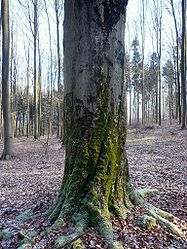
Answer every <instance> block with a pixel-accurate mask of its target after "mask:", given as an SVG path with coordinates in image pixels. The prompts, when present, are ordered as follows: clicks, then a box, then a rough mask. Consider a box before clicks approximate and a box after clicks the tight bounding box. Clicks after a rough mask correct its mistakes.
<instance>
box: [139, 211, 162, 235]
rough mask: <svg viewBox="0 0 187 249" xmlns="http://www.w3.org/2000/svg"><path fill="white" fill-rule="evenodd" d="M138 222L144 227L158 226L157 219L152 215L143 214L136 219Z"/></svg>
mask: <svg viewBox="0 0 187 249" xmlns="http://www.w3.org/2000/svg"><path fill="white" fill-rule="evenodd" d="M136 224H137V226H139V227H140V228H142V229H146V230H149V231H150V230H152V229H154V228H155V227H156V226H157V222H156V219H155V218H153V217H152V216H148V215H146V214H145V215H142V216H139V217H138V218H137V219H136Z"/></svg>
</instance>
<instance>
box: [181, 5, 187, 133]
mask: <svg viewBox="0 0 187 249" xmlns="http://www.w3.org/2000/svg"><path fill="white" fill-rule="evenodd" d="M185 47H186V0H182V47H181V90H182V122H181V127H182V129H184V128H185V127H186V63H185V57H186V50H185Z"/></svg>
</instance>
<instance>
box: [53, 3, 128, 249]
mask: <svg viewBox="0 0 187 249" xmlns="http://www.w3.org/2000/svg"><path fill="white" fill-rule="evenodd" d="M126 5H127V0H118V1H115V0H113V1H101V0H97V1H87V0H80V1H73V0H71V1H69V0H66V1H65V21H64V82H65V98H64V129H65V134H64V142H65V149H66V158H65V172H64V178H63V183H62V186H61V189H60V194H59V197H58V201H57V203H56V205H54V208H53V212H52V214H51V218H53V219H55V218H57V216H58V215H59V213H60V212H62V213H63V216H65V217H69V218H71V219H73V220H74V221H75V222H76V223H79V227H80V226H81V225H80V223H81V224H82V223H83V220H84V221H85V222H86V223H89V224H90V225H92V226H94V227H95V228H96V229H97V230H98V232H99V233H101V234H102V235H103V236H104V237H105V239H106V240H107V241H108V243H109V245H110V247H111V248H117V247H115V246H114V240H113V233H112V226H111V223H110V221H109V217H110V216H109V213H110V212H113V213H114V214H116V215H118V216H120V217H122V216H124V215H125V200H126V198H127V182H128V177H129V175H128V163H127V157H126V152H125V148H124V146H125V141H126V93H125V91H126V86H125V83H124V78H125V75H124V31H125V12H126ZM59 246H60V242H59Z"/></svg>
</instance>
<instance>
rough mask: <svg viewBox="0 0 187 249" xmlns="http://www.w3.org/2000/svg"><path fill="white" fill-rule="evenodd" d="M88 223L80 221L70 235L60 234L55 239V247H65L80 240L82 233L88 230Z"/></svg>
mask: <svg viewBox="0 0 187 249" xmlns="http://www.w3.org/2000/svg"><path fill="white" fill-rule="evenodd" d="M86 229H87V224H84V223H80V222H78V223H77V224H76V225H75V232H74V233H72V234H71V235H68V236H60V237H58V238H57V240H56V241H55V248H63V247H65V246H68V245H70V244H72V243H73V242H74V241H76V240H78V239H79V238H80V237H81V235H83V233H84V232H85V231H86Z"/></svg>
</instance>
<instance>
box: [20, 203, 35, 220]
mask: <svg viewBox="0 0 187 249" xmlns="http://www.w3.org/2000/svg"><path fill="white" fill-rule="evenodd" d="M37 208H38V205H33V206H32V207H31V208H30V209H27V210H26V211H25V212H23V213H21V214H20V215H19V216H18V218H17V220H18V222H19V223H20V224H21V223H24V222H25V221H27V220H29V219H30V218H32V219H34V218H35V217H37V216H36V215H34V212H36V210H37Z"/></svg>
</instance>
